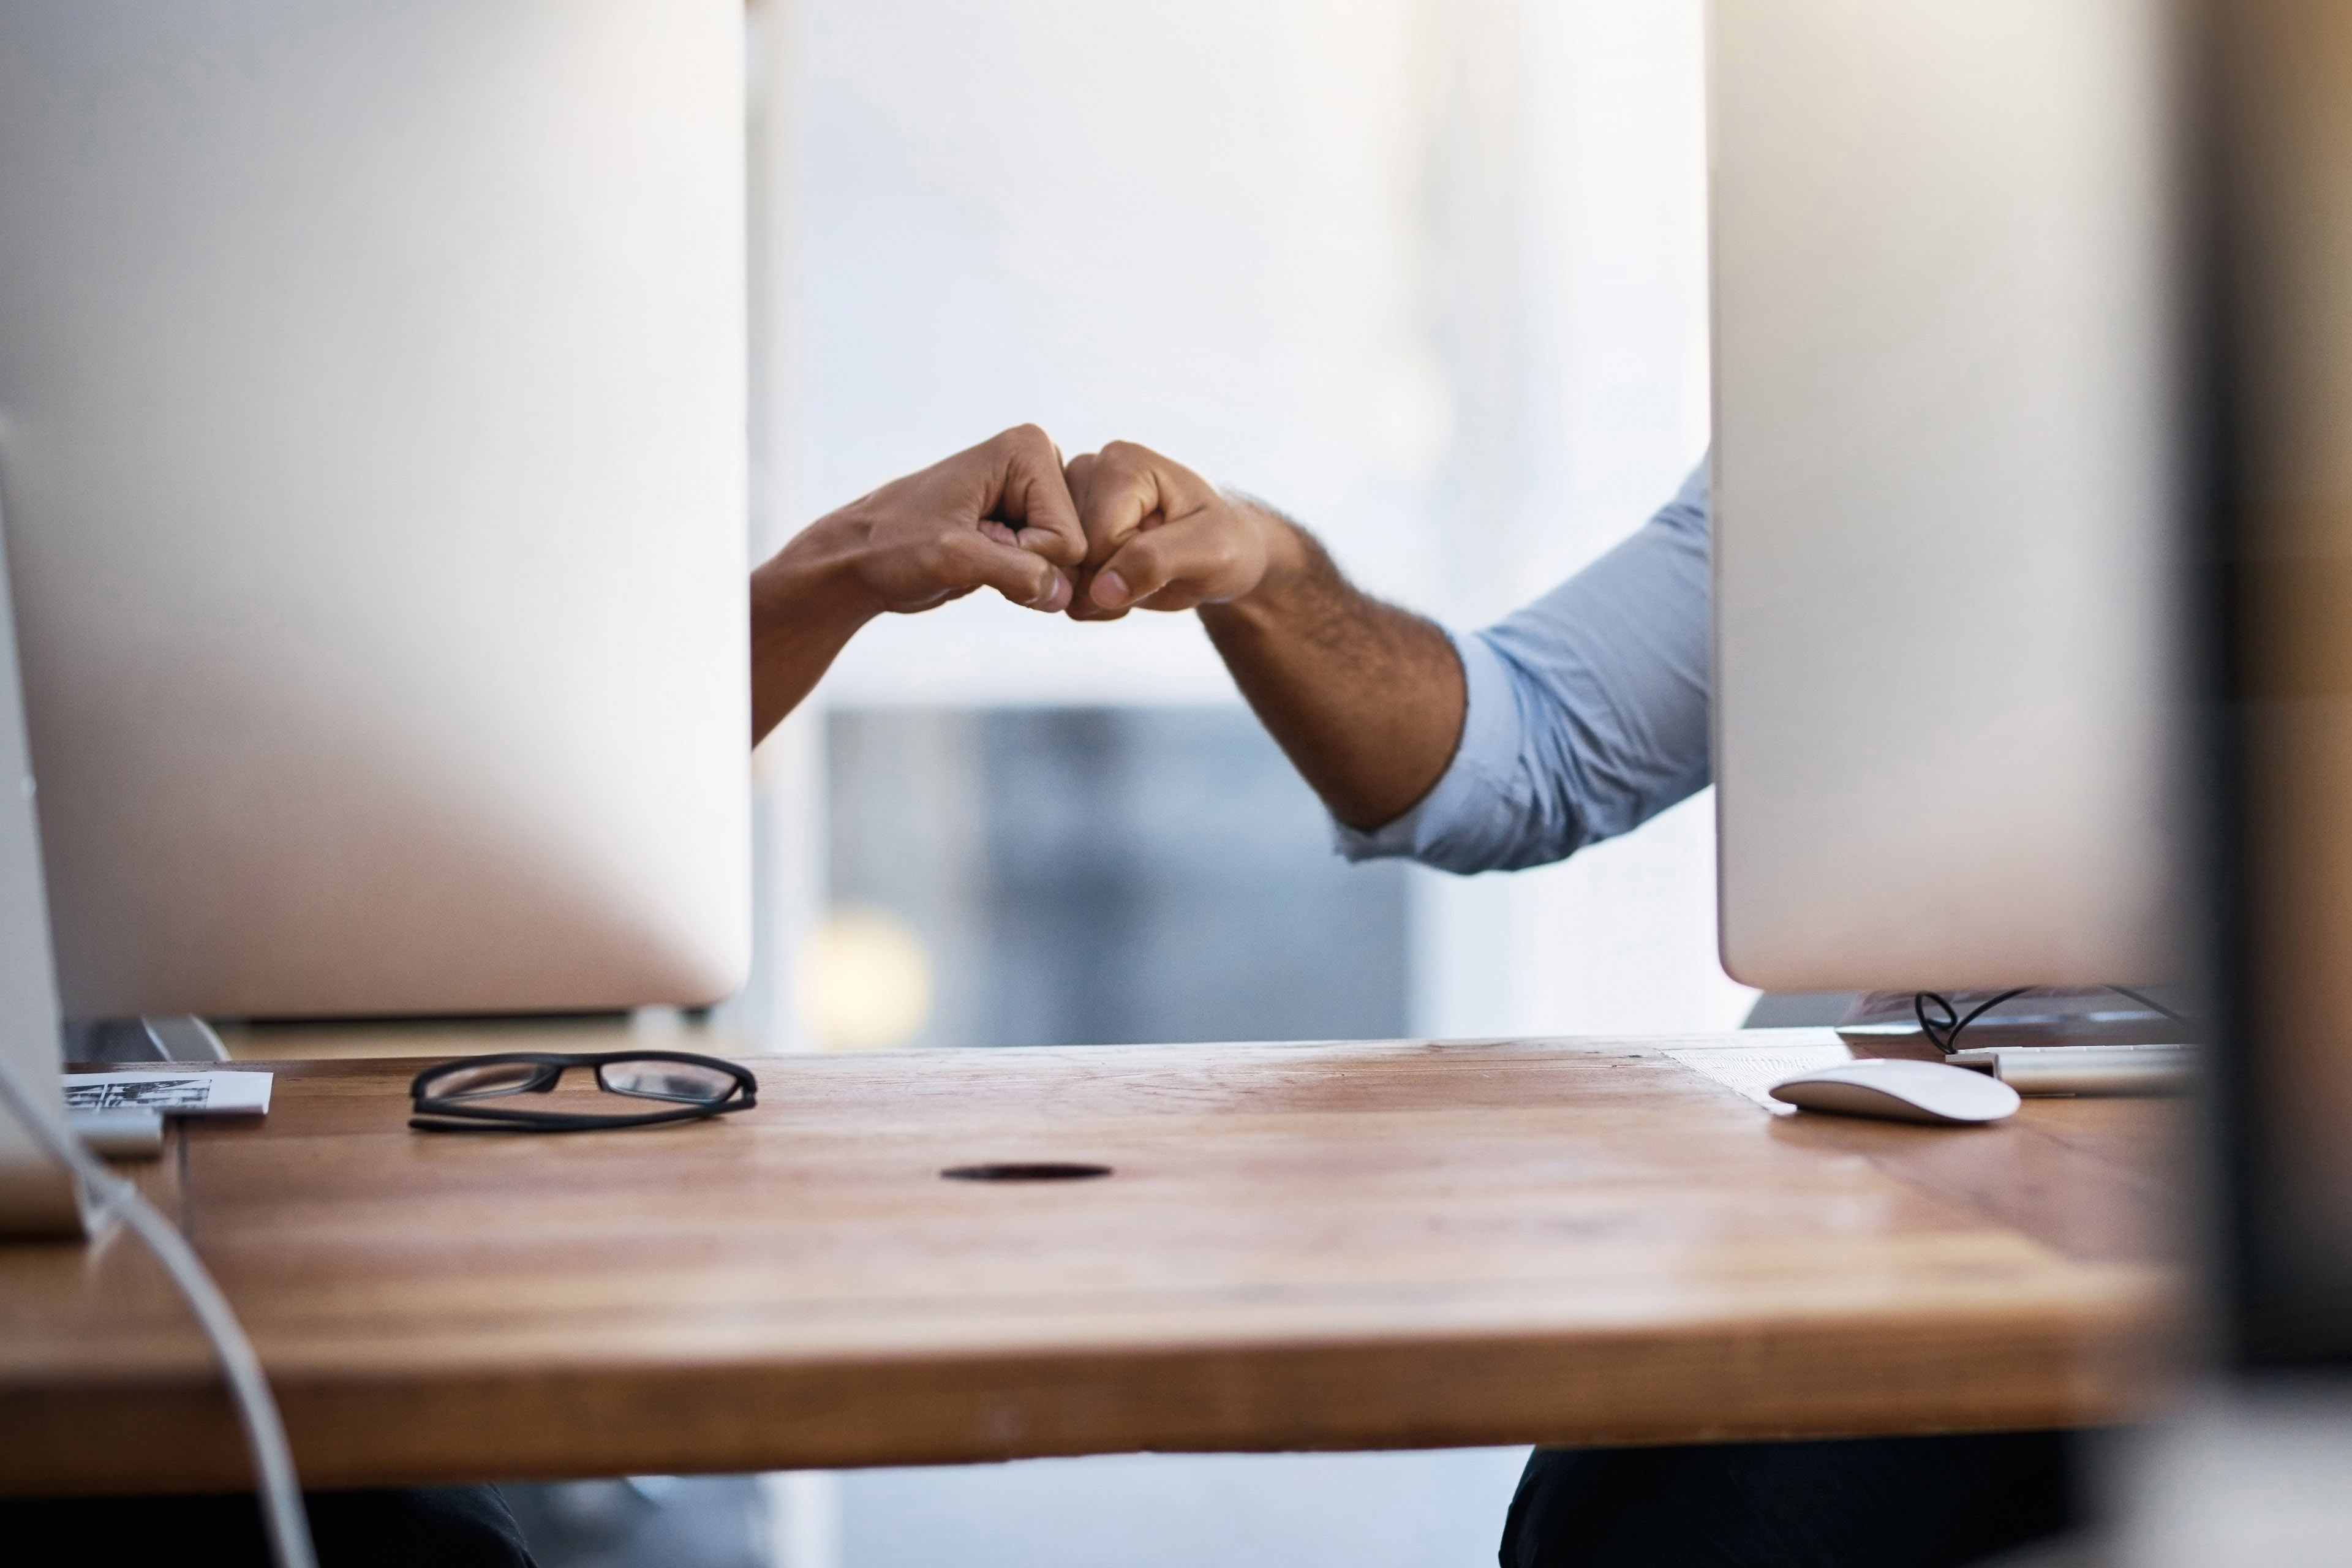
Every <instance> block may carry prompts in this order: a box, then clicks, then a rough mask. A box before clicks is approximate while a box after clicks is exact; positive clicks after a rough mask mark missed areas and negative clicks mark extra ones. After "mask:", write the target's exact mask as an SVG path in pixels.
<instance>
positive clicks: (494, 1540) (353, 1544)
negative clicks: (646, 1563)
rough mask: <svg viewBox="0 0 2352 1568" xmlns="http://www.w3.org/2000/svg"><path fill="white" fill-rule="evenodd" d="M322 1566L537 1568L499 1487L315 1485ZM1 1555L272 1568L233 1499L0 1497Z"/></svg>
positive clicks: (40, 1562)
mask: <svg viewBox="0 0 2352 1568" xmlns="http://www.w3.org/2000/svg"><path fill="white" fill-rule="evenodd" d="M302 1500H303V1503H304V1505H305V1507H306V1508H307V1510H309V1512H310V1535H311V1539H312V1540H313V1541H314V1542H316V1543H317V1545H318V1548H319V1568H532V1563H531V1558H530V1548H529V1547H528V1546H526V1545H525V1544H524V1543H523V1538H522V1531H520V1529H518V1528H517V1527H516V1525H515V1521H514V1515H513V1514H511V1513H509V1512H508V1511H507V1505H506V1503H505V1501H504V1500H502V1499H500V1498H499V1494H498V1492H497V1491H496V1490H495V1489H492V1488H489V1487H434V1488H428V1489H422V1490H415V1491H378V1492H306V1493H305V1494H303V1499H302ZM0 1543H5V1544H0V1556H5V1558H6V1560H7V1561H8V1562H9V1563H11V1564H13V1565H14V1568H68V1565H70V1568H117V1565H118V1564H121V1568H132V1565H133V1564H136V1565H138V1568H154V1565H156V1564H159V1563H168V1564H170V1565H171V1568H268V1565H269V1542H268V1538H267V1537H266V1536H265V1535H264V1534H263V1533H262V1528H261V1510H260V1508H259V1506H258V1505H257V1504H256V1503H255V1501H254V1500H253V1498H252V1497H251V1496H250V1495H248V1494H246V1493H238V1494H236V1495H235V1496H229V1497H172V1498H161V1497H130V1498H68V1499H57V1500H48V1499H42V1500H25V1501H8V1502H0Z"/></svg>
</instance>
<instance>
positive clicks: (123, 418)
mask: <svg viewBox="0 0 2352 1568" xmlns="http://www.w3.org/2000/svg"><path fill="white" fill-rule="evenodd" d="M741 27H742V16H741V6H740V4H737V3H735V0H410V3H407V4H403V5H376V4H369V3H362V0H299V3H298V0H221V3H219V4H211V5H201V6H197V5H183V4H180V3H178V0H93V3H91V4H87V5H79V4H78V5H47V4H38V3H36V0H0V214H5V222H0V499H4V500H5V510H6V517H7V522H8V531H9V539H8V546H9V553H10V563H11V566H12V567H13V569H14V574H15V577H16V590H17V598H18V604H19V619H20V624H21V626H22V631H23V641H24V665H25V674H26V687H27V703H28V710H29V717H30V729H31V735H32V745H33V752H34V758H35V763H36V765H37V768H38V771H39V774H40V779H41V789H42V796H41V798H42V808H43V809H42V829H43V833H44V837H45V841H46V848H47V865H48V871H49V885H50V902H51V908H52V910H53V914H54V921H55V929H56V938H57V948H58V968H59V980H60V986H61V990H62V994H63V997H64V1002H65V1005H66V1008H67V1010H68V1013H69V1014H71V1015H73V1016H116V1015H125V1014H133V1013H156V1012H194V1013H200V1014H213V1015H231V1016H273V1015H275V1016H285V1015H334V1014H402V1013H420V1012H443V1013H446V1012H475V1011H506V1010H539V1009H570V1008H591V1007H612V1006H623V1005H632V1004H642V1003H653V1002H676V1003H691V1002H701V1001H709V1000H711V999H714V998H715V997H717V996H719V995H721V994H725V993H726V992H727V991H729V990H730V989H731V988H732V987H733V986H734V985H735V984H738V982H739V981H740V975H741V973H742V971H743V968H744V965H745V962H746V957H747V952H748V942H749V939H748V925H749V916H748V903H749V894H748V858H747V853H746V840H747V837H748V815H749V814H748V806H747V798H748V788H749V785H748V779H747V772H748V766H747V762H746V757H745V746H746V741H747V732H748V722H749V721H748V717H747V715H748V713H749V700H748V695H747V690H746V687H747V681H748V672H747V646H746V645H747V637H748V632H747V626H746V622H747V613H746V607H745V597H744V594H745V588H744V563H745V541H744V522H743V515H744V488H745V454H744V439H745V437H744V429H745V425H744V352H745V351H744V334H743V328H744V322H743V288H744V279H743V270H742V256H743V200H744V196H743V191H744V185H743V168H742V147H743V133H742V122H741V114H742V106H741V82H742V62H741V54H740V35H741Z"/></svg>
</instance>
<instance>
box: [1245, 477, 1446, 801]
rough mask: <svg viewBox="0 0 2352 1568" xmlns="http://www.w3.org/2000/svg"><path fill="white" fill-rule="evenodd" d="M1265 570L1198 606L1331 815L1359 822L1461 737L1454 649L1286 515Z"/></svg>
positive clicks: (1412, 797)
mask: <svg viewBox="0 0 2352 1568" xmlns="http://www.w3.org/2000/svg"><path fill="white" fill-rule="evenodd" d="M1255 510H1259V511H1260V512H1261V513H1262V515H1264V516H1265V518H1266V519H1267V520H1268V521H1270V523H1271V524H1272V539H1273V549H1272V551H1271V552H1270V560H1269V565H1268V570H1267V572H1266V574H1265V579H1264V580H1263V581H1262V582H1261V583H1260V584H1258V586H1257V587H1256V588H1255V589H1254V590H1253V591H1251V592H1250V593H1249V594H1248V595H1244V597H1242V598H1239V599H1235V600H1233V601H1231V602H1229V603H1225V604H1209V605H1202V606H1201V622H1202V626H1204V627H1206V628H1207V630H1208V634H1209V640H1210V641H1211V642H1213V644H1215V645H1216V649H1217V652H1218V654H1219V655H1220V656H1222V657H1223V659H1224V661H1225V666H1226V668H1228V669H1230V670H1231V671H1232V672H1233V677H1234V684H1235V685H1237V686H1239V687H1240V688H1241V692H1242V696H1243V697H1244V699H1245V700H1247V701H1248V703H1249V705H1250V707H1251V709H1252V710H1254V711H1255V713H1256V714H1257V717H1258V721H1259V722H1261V723H1263V724H1264V725H1265V727H1266V730H1267V732H1268V733H1270V734H1272V735H1273V736H1274V738H1275V740H1276V742H1277V743H1278V744H1280V746H1281V747H1282V749H1283V751H1284V752H1285V753H1286V754H1287V755H1288V756H1289V758H1290V761H1291V763H1292V765H1293V766H1295V767H1297V769H1298V772H1299V773H1300V774H1301V776H1303V777H1304V778H1305V779H1306V780H1307V784H1309V785H1311V786H1312V787H1313V788H1314V790H1315V793H1316V794H1318V795H1321V796H1322V797H1323V802H1324V804H1325V805H1328V807H1330V809H1331V813H1332V815H1333V816H1337V817H1338V818H1339V820H1340V821H1342V822H1344V823H1346V824H1348V825H1349V826H1351V827H1358V828H1371V827H1377V826H1381V824H1382V823H1385V822H1389V821H1391V820H1393V819H1394V818H1396V817H1398V816H1402V815H1403V814H1404V813H1405V812H1406V811H1408V810H1410V809H1411V808H1412V805H1414V803H1415V802H1417V801H1419V800H1420V799H1421V797H1422V796H1423V795H1427V794H1428V793H1429V791H1430V789H1431V787H1432V786H1433V785H1434V784H1436V783H1437V781H1438V779H1439V778H1440V777H1441V776H1443V775H1444V772H1445V769H1446V766H1447V764H1448V763H1451V762H1452V761H1453V760H1454V747H1455V746H1456V745H1457V744H1458V743H1459V742H1460V741H1461V738H1462V723H1463V718H1464V715H1465V712H1466V711H1467V707H1468V700H1467V695H1466V690H1465V684H1464V680H1463V676H1462V663H1461V660H1460V658H1458V657H1456V655H1455V654H1454V645H1453V643H1452V641H1451V640H1450V639H1449V638H1448V637H1446V635H1445V634H1444V632H1443V631H1441V630H1439V629H1438V628H1437V627H1436V626H1434V625H1433V624H1431V623H1430V622H1429V621H1426V620H1424V619H1423V618H1422V617H1421V616H1416V615H1412V614H1411V613H1409V612H1407V611H1404V610H1401V609H1398V608H1397V607H1396V606H1395V605H1385V604H1382V603H1381V601H1379V600H1378V599H1375V598H1372V597H1371V596H1370V595H1367V594H1364V593H1362V592H1361V591H1360V590H1359V589H1357V588H1356V587H1355V585H1354V584H1350V583H1349V581H1348V580H1347V579H1346V578H1345V577H1343V576H1341V575H1340V574H1339V568H1338V567H1337V566H1336V565H1334V564H1333V563H1332V561H1331V558H1330V556H1329V555H1328V554H1327V553H1326V552H1324V550H1323V547H1322V546H1321V545H1320V544H1318V542H1316V541H1315V539H1314V538H1313V537H1312V536H1311V535H1309V534H1308V533H1307V531H1305V530H1304V529H1301V528H1299V527H1298V526H1297V524H1296V523H1293V522H1290V521H1287V520H1286V519H1283V518H1280V517H1279V516H1278V515H1276V514H1275V513H1272V512H1271V511H1267V510H1265V509H1264V508H1257V509H1255Z"/></svg>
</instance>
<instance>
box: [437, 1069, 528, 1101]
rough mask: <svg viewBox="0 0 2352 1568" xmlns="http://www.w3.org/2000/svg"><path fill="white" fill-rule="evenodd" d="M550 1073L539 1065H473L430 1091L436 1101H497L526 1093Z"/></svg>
mask: <svg viewBox="0 0 2352 1568" xmlns="http://www.w3.org/2000/svg"><path fill="white" fill-rule="evenodd" d="M549 1070H550V1069H548V1068H545V1067H542V1066H541V1065H540V1064H539V1063H537V1062H472V1063H467V1064H465V1065H463V1066H459V1067H455V1068H450V1069H449V1070H448V1071H447V1072H446V1073H444V1074H442V1075H441V1076H440V1077H438V1078H436V1079H433V1080H432V1082H431V1083H430V1084H428V1085H427V1086H426V1090H427V1092H428V1093H430V1094H431V1095H432V1096H433V1097H434V1098H435V1099H436V1100H495V1099H497V1098H498V1097H499V1096H500V1095H502V1094H521V1093H523V1092H524V1091H525V1090H527V1089H530V1087H531V1086H532V1085H533V1084H536V1083H538V1082H540V1081H541V1078H542V1076H543V1075H544V1074H546V1073H547V1072H548V1071H549Z"/></svg>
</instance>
